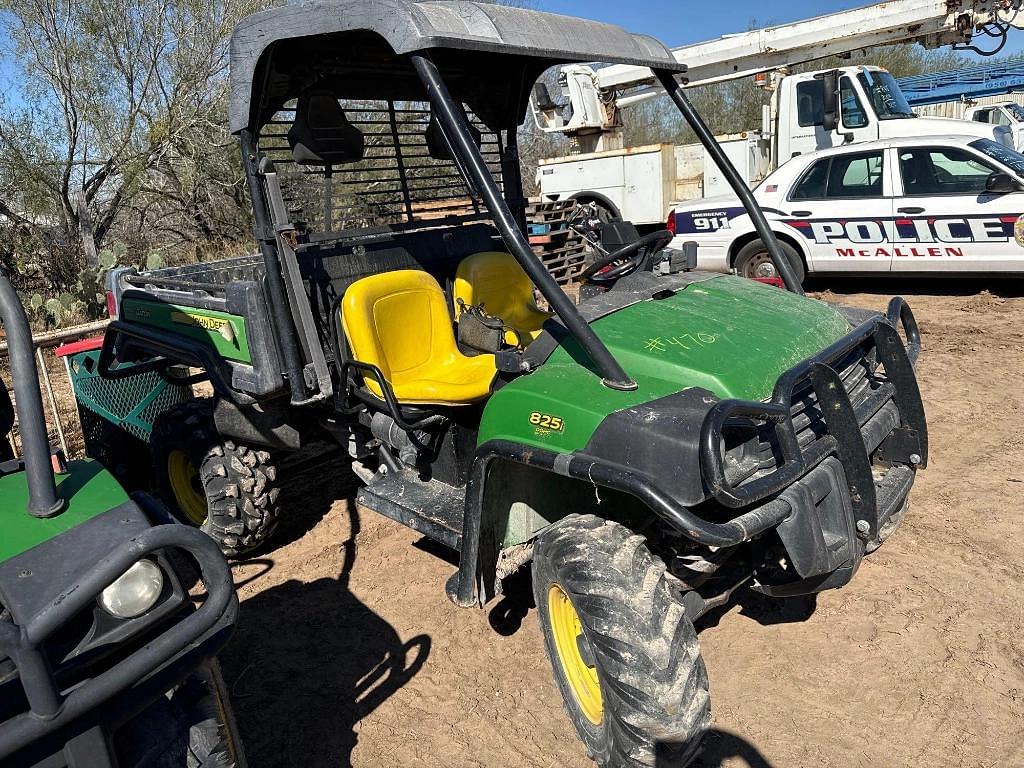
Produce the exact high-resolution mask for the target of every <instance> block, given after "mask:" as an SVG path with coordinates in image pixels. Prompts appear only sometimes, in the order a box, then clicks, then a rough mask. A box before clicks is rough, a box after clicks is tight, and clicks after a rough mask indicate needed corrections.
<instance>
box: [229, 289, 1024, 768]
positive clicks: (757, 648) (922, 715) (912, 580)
mask: <svg viewBox="0 0 1024 768" xmlns="http://www.w3.org/2000/svg"><path fill="white" fill-rule="evenodd" d="M840 285H842V286H845V287H844V289H843V292H842V293H843V295H842V296H839V295H838V294H840V293H841V291H840V288H839V286H840ZM818 288H819V289H821V290H822V291H823V292H824V294H825V295H826V296H829V297H831V298H841V299H843V300H846V301H848V302H849V303H853V304H857V305H860V306H865V307H873V308H879V309H881V308H884V306H885V303H886V301H887V300H888V297H889V296H890V295H892V294H893V293H896V292H902V293H904V294H905V295H910V298H911V303H912V306H913V307H914V309H915V311H916V313H917V317H918V318H919V320H920V323H921V329H922V333H923V337H924V344H925V352H924V354H923V356H922V359H921V363H920V367H919V375H920V381H921V385H922V389H923V392H924V396H925V403H926V407H927V411H928V417H929V423H930V427H931V452H932V462H931V465H930V467H929V468H928V470H927V471H926V472H923V473H922V474H921V475H920V476H919V480H918V483H917V485H916V486H915V489H914V492H913V497H912V498H913V508H912V514H911V515H910V516H909V517H908V519H907V521H906V523H905V524H904V526H903V528H902V529H901V530H900V531H899V532H898V533H897V534H896V535H895V536H894V537H893V538H892V539H890V541H889V543H888V544H887V545H886V546H885V547H883V548H882V549H881V550H880V551H879V552H878V553H876V555H874V556H873V557H871V558H870V559H868V560H867V561H865V563H864V565H863V566H862V568H861V570H860V573H859V574H858V576H857V578H856V579H855V580H854V582H853V583H852V584H851V585H849V586H848V587H847V588H845V589H843V590H840V591H836V592H829V593H825V594H822V595H820V596H818V597H817V599H816V600H795V601H786V602H777V601H770V600H767V599H765V598H757V597H756V596H752V595H750V594H746V595H740V596H738V597H737V599H736V600H735V601H734V602H733V603H732V604H731V605H730V606H729V607H728V608H727V609H725V610H720V611H718V612H716V613H715V614H714V615H712V616H709V617H705V619H703V620H702V622H701V626H700V629H701V644H702V647H703V652H704V656H705V659H706V661H707V665H708V669H709V672H710V676H711V691H712V706H713V710H714V726H715V730H714V731H713V732H712V733H711V735H710V736H709V738H708V740H707V746H706V749H705V751H704V754H703V755H702V756H701V758H700V759H699V760H698V763H697V764H698V765H702V766H752V767H754V768H763V767H764V766H779V767H782V766H786V767H788V766H926V765H927V766H1024V607H1022V605H1024V603H1022V597H1021V590H1022V587H1024V533H1022V523H1024V386H1022V382H1021V374H1022V373H1024V298H1022V297H1021V288H1020V285H1019V284H1013V283H1010V284H1009V291H1010V292H1007V285H1006V284H1003V285H999V284H994V285H987V286H986V285H982V284H972V283H963V282H957V283H956V284H952V283H924V284H922V283H920V282H917V283H911V282H903V283H893V282H877V281H876V282H857V283H852V284H851V283H849V282H846V283H839V282H833V283H831V284H825V285H821V286H818ZM354 487H355V486H354V483H353V481H352V480H351V479H350V478H349V476H348V474H347V472H346V471H345V470H343V469H341V468H338V469H330V468H328V469H326V470H324V469H321V470H319V471H317V472H315V473H307V474H306V475H305V476H303V477H302V478H301V479H300V480H299V481H297V482H296V483H295V486H294V487H293V488H292V489H291V495H290V497H289V498H288V500H287V504H288V510H287V512H288V514H287V523H286V525H285V528H284V530H282V532H281V533H282V536H281V541H280V545H279V546H278V548H277V549H275V550H274V551H272V552H270V553H269V554H267V555H266V556H264V557H262V558H256V559H254V560H250V561H247V562H245V563H239V564H236V565H235V568H234V571H235V575H236V579H237V582H238V584H239V594H240V596H241V599H242V611H241V618H240V623H239V627H238V631H237V633H236V635H235V637H234V639H233V641H232V644H231V646H230V648H229V650H228V652H227V653H226V654H225V657H224V660H223V662H224V670H225V674H226V677H227V679H228V681H229V683H230V686H231V688H232V693H233V695H234V702H235V706H236V708H237V714H238V718H239V722H240V727H241V731H242V736H243V739H244V741H245V744H246V749H247V751H248V755H249V760H250V764H251V765H252V766H253V768H263V767H264V766H284V767H291V766H309V767H311V768H318V767H319V766H331V767H332V768H333V767H335V766H346V765H350V764H351V765H355V766H368V767H369V766H382V767H383V766H395V765H401V766H536V767H537V768H547V767H548V766H586V765H590V763H589V762H588V761H587V759H586V757H585V755H584V752H583V748H582V747H581V745H580V743H579V741H578V740H577V739H576V736H575V733H574V732H573V729H572V727H571V725H570V724H569V721H568V720H567V719H566V717H565V716H564V715H563V712H562V706H561V701H560V699H559V695H558V692H557V691H556V689H555V686H554V684H553V683H552V681H551V677H550V670H549V667H548V663H547V660H546V659H545V657H544V653H543V649H542V645H541V640H540V636H539V631H538V625H537V620H536V612H535V611H533V610H528V608H529V605H528V598H527V597H526V593H527V589H526V586H527V584H526V582H525V580H522V579H520V580H519V582H518V583H517V584H514V585H511V587H510V590H509V591H510V593H511V594H510V596H509V597H508V598H506V599H504V600H502V601H501V602H499V603H498V604H496V605H493V606H489V610H487V611H478V610H464V609H459V608H455V607H454V606H453V605H451V604H450V603H449V602H448V600H447V599H446V598H445V596H444V592H443V585H444V581H445V579H446V578H447V577H448V576H449V575H450V574H451V573H452V572H453V571H454V562H455V560H454V556H453V555H452V554H451V553H446V552H444V551H441V550H438V549H437V548H435V547H433V546H432V545H430V544H429V543H427V542H424V541H423V540H422V539H421V537H419V536H418V535H416V534H415V533H413V532H412V531H409V530H407V529H405V528H402V527H401V526H399V525H397V524H394V523H391V522H389V521H387V520H385V519H383V518H380V517H378V516H376V515H374V514H373V513H371V512H368V511H359V510H356V509H355V508H354V505H353V504H352V502H351V498H352V495H353V493H354ZM339 499H340V500H339Z"/></svg>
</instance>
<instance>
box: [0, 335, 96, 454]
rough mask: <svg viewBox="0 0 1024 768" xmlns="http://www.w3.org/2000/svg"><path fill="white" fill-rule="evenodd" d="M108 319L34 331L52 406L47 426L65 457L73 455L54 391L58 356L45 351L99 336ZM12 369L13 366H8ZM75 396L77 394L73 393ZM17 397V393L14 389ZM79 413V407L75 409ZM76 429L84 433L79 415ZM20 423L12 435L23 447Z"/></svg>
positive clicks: (0, 345)
mask: <svg viewBox="0 0 1024 768" xmlns="http://www.w3.org/2000/svg"><path fill="white" fill-rule="evenodd" d="M108 322H109V321H108V320H97V321H96V322H93V323H86V324H85V325H77V326H74V327H72V328H60V329H57V330H54V331H46V332H44V333H37V334H33V336H32V345H33V346H34V347H35V354H36V368H37V371H38V376H39V380H40V386H41V387H42V389H43V392H44V393H45V394H46V402H47V405H48V409H47V410H48V412H47V426H48V427H49V432H50V434H51V435H52V436H54V437H56V439H57V444H58V445H59V446H60V448H61V450H62V451H63V452H64V455H65V456H71V452H70V451H69V446H68V439H67V438H68V429H67V426H68V422H67V421H66V420H65V418H64V417H63V416H62V415H61V411H60V408H59V407H58V403H57V395H56V393H55V392H54V384H53V379H52V377H51V375H50V373H51V372H50V364H51V363H53V362H55V360H54V359H52V358H51V359H50V360H48V359H47V357H46V355H45V354H44V353H43V351H44V350H48V349H54V348H55V347H59V346H60V345H61V344H68V343H71V342H73V341H80V340H81V339H86V338H89V337H91V336H96V335H98V334H100V333H102V332H103V331H104V330H105V329H106V327H107V323H108ZM6 358H7V342H6V341H5V340H0V359H6ZM8 371H9V367H8ZM70 387H71V382H70V379H69V381H68V391H69V393H70V392H71V389H70ZM71 396H72V397H73V396H74V395H73V394H71ZM12 398H13V392H12ZM72 411H73V412H74V413H76V414H77V409H74V408H73V409H72ZM74 429H76V430H77V431H79V432H80V430H81V425H80V424H79V423H78V419H77V416H76V417H75V420H74ZM17 434H18V430H17V424H15V430H14V432H13V433H12V435H11V437H12V438H14V440H15V448H16V449H17V448H18V447H19V445H18V439H17Z"/></svg>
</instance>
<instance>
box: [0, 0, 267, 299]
mask: <svg viewBox="0 0 1024 768" xmlns="http://www.w3.org/2000/svg"><path fill="white" fill-rule="evenodd" d="M269 4H270V3H269V2H267V0H0V12H2V17H0V18H2V20H3V22H5V24H4V25H3V26H6V34H7V35H8V38H9V40H10V43H11V45H10V46H9V48H10V50H11V53H10V54H9V61H8V62H7V63H8V67H7V69H8V71H9V72H10V73H11V75H10V80H11V84H10V85H11V86H13V87H8V88H7V89H5V90H6V95H5V96H3V97H0V99H2V102H0V255H2V256H3V257H4V258H5V260H7V261H9V262H12V261H13V262H15V263H14V264H13V266H18V267H21V268H22V270H23V271H25V272H28V273H32V272H35V273H36V274H37V275H39V276H41V277H44V278H45V280H46V281H47V282H49V283H50V286H51V287H52V288H53V289H58V290H59V289H65V288H67V287H69V286H70V285H72V284H73V283H74V282H75V280H76V278H77V276H78V273H79V270H80V269H81V267H82V266H83V265H85V263H86V262H87V261H88V260H89V258H90V253H95V251H96V247H102V246H104V245H106V244H110V243H111V242H112V241H119V242H121V243H123V244H127V245H128V246H129V248H130V249H132V250H138V251H139V252H140V253H144V252H146V251H150V250H152V249H154V248H159V249H164V250H168V251H170V252H172V253H173V252H174V251H175V249H181V248H183V247H184V245H185V244H187V243H189V242H190V241H191V240H193V239H199V240H203V241H207V242H211V241H212V242H217V241H232V240H242V239H245V238H247V237H248V235H249V226H248V222H247V218H246V213H245V210H246V209H245V206H244V204H243V200H244V198H243V196H244V187H243V186H242V184H241V179H240V175H241V174H240V170H239V165H238V159H237V150H235V148H234V143H233V142H232V141H231V137H230V136H228V135H227V132H226V123H227V120H226V93H227V84H226V75H227V67H228V37H229V35H230V32H231V28H232V27H233V25H234V24H235V23H236V22H237V21H238V20H239V19H240V18H242V17H243V16H245V15H247V14H249V13H252V12H254V11H256V10H259V9H260V8H261V7H263V6H266V5H269ZM90 240H91V241H92V242H91V243H90ZM83 243H84V244H85V245H86V247H83Z"/></svg>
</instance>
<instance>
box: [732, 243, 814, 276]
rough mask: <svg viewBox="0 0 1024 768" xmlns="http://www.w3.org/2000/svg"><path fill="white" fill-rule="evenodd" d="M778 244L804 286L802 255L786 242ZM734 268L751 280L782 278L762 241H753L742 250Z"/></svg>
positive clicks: (734, 263) (737, 255)
mask: <svg viewBox="0 0 1024 768" xmlns="http://www.w3.org/2000/svg"><path fill="white" fill-rule="evenodd" d="M778 242H779V248H781V249H782V252H783V253H784V254H785V255H786V256H787V257H788V258H789V263H790V264H791V265H792V267H793V271H794V272H795V273H796V280H797V282H798V283H800V284H801V285H802V284H803V282H804V277H805V274H804V262H803V259H801V258H800V254H799V253H797V252H796V249H795V248H794V247H793V246H792V245H790V244H789V243H787V242H786V241H785V240H779V241H778ZM733 266H735V267H736V273H737V274H738V275H739V276H740V277H746V278H750V279H753V278H755V277H778V278H781V277H782V275H780V274H779V271H778V270H777V269H776V268H775V265H774V264H773V263H772V260H771V257H770V256H769V255H768V247H767V246H766V245H765V244H764V242H763V241H762V240H751V241H750V242H749V243H747V244H746V245H744V246H743V247H742V248H740V251H739V253H737V254H736V258H735V260H734V261H733Z"/></svg>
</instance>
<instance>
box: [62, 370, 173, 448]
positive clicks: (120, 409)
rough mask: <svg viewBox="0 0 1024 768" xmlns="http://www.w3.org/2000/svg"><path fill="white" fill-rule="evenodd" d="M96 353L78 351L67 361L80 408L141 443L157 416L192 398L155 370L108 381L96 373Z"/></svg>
mask: <svg viewBox="0 0 1024 768" xmlns="http://www.w3.org/2000/svg"><path fill="white" fill-rule="evenodd" d="M98 358H99V352H98V351H95V352H92V351H90V352H81V353H79V354H77V355H73V356H72V357H71V359H70V360H69V361H68V362H69V369H70V371H71V383H72V386H73V387H74V389H75V399H76V400H78V404H79V406H80V407H84V408H88V409H89V410H90V411H92V412H93V413H96V414H98V415H100V416H102V417H103V418H104V419H106V420H107V421H109V422H111V423H112V424H114V425H116V426H118V427H121V428H122V429H124V430H125V431H126V432H128V433H129V434H132V435H134V436H135V437H138V438H139V439H140V440H145V441H148V440H149V436H150V433H151V432H152V431H153V422H154V421H155V420H156V417H157V416H159V415H160V414H161V413H163V412H164V411H166V410H168V409H169V408H172V407H173V406H175V405H178V404H180V403H183V402H185V401H186V400H188V399H190V398H191V397H192V392H191V389H190V388H189V387H185V386H181V385H180V384H168V383H167V382H166V381H164V380H163V379H162V378H161V377H160V374H158V373H156V372H155V371H149V372H146V373H140V374H137V375H135V376H131V377H129V378H126V379H115V380H107V379H102V378H100V376H99V374H98V373H97V371H96V362H97V360H98Z"/></svg>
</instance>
